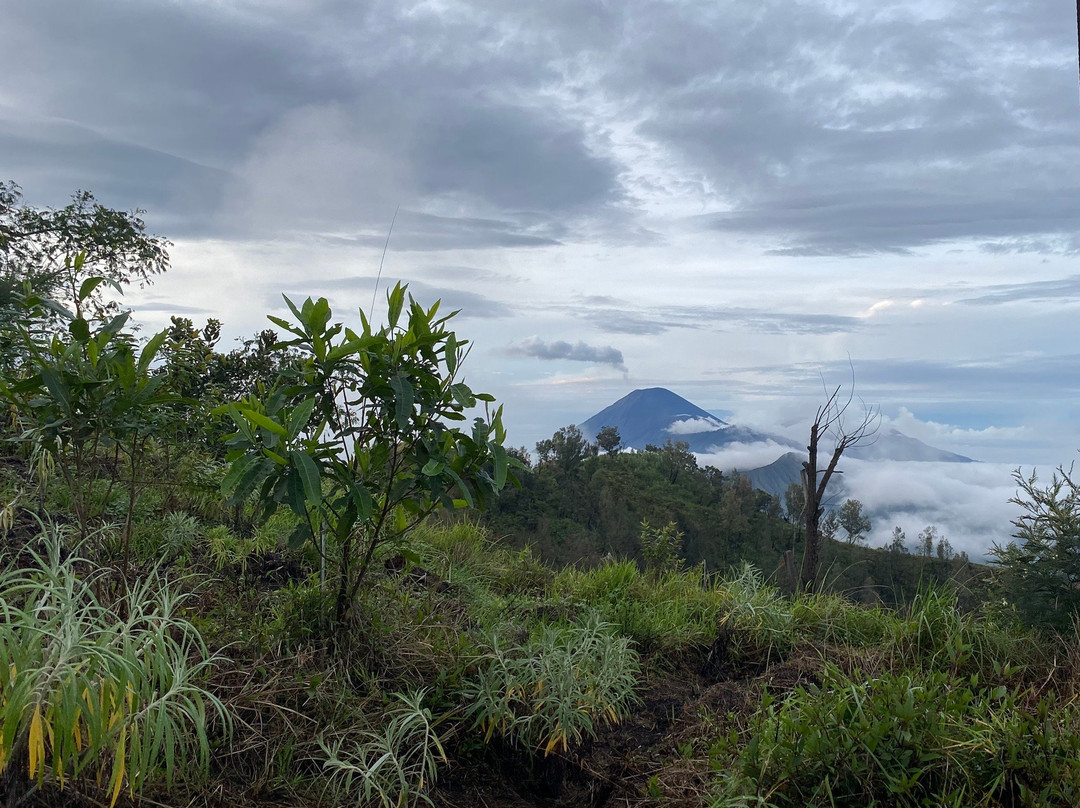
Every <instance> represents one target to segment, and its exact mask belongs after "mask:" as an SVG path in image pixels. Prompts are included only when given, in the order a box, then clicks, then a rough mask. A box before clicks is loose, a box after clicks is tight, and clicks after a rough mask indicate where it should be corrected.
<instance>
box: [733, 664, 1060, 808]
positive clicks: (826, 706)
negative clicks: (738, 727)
mask: <svg viewBox="0 0 1080 808" xmlns="http://www.w3.org/2000/svg"><path fill="white" fill-rule="evenodd" d="M722 746H723V745H722ZM737 758H738V766H739V772H738V774H737V775H731V774H728V775H726V776H724V777H722V779H721V785H720V788H719V793H718V798H717V801H716V804H717V805H737V804H746V803H748V802H751V801H753V800H755V799H756V800H760V801H761V804H764V805H769V806H800V808H801V806H804V805H834V806H859V808H862V807H863V806H867V805H895V806H911V807H912V808H915V806H918V807H919V808H931V806H934V807H935V808H936V806H942V805H949V806H957V807H959V806H965V807H966V806H999V805H1014V804H1022V805H1029V806H1047V807H1049V806H1061V805H1076V804H1077V800H1078V798H1080V710H1078V709H1077V707H1076V706H1075V705H1074V704H1064V705H1061V704H1057V703H1056V700H1055V699H1054V697H1053V695H1052V694H1050V695H1048V696H1047V697H1045V698H1043V699H1041V700H1039V701H1038V702H1037V704H1036V705H1035V706H1034V709H1031V710H1029V709H1027V708H1026V707H1024V706H1023V704H1022V700H1021V699H1020V698H1018V697H1017V696H1016V695H1015V694H1012V693H1010V692H1009V691H1007V689H1006V688H1004V687H997V688H980V687H978V680H977V678H961V679H958V678H955V677H951V676H949V675H948V674H945V673H930V674H927V673H924V672H921V671H920V672H918V673H891V672H889V673H884V674H882V675H881V676H879V677H877V678H869V679H862V678H861V677H860V675H859V674H858V673H857V672H856V673H855V674H854V675H852V676H845V675H844V674H842V673H841V672H840V671H839V670H838V669H837V668H835V667H834V666H831V665H829V666H826V669H825V673H824V676H823V681H822V684H821V686H820V687H815V686H810V687H805V688H804V687H799V688H796V689H795V691H794V693H793V694H792V695H791V696H790V697H789V698H788V699H787V700H785V701H784V702H783V703H782V704H778V703H777V702H775V701H772V700H771V699H767V700H766V703H765V704H764V705H763V707H762V709H761V710H760V711H759V713H758V716H757V719H756V724H755V726H754V727H753V729H752V733H751V737H750V739H749V742H748V743H746V744H745V746H744V748H743V749H742V750H741V751H739V752H738V754H737Z"/></svg>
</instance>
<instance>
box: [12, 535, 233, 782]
mask: <svg viewBox="0 0 1080 808" xmlns="http://www.w3.org/2000/svg"><path fill="white" fill-rule="evenodd" d="M46 539H47V546H48V552H47V554H46V555H44V556H39V555H34V554H32V553H31V554H30V555H31V557H32V559H33V561H34V565H35V566H34V567H33V568H30V569H21V568H17V567H14V566H8V567H7V568H6V569H4V571H3V572H2V573H0V591H2V592H3V593H4V597H3V598H0V617H2V619H0V771H3V772H4V773H5V775H6V776H7V777H8V778H13V779H14V781H16V782H18V781H19V780H23V781H24V782H25V783H26V784H27V785H28V784H29V783H30V782H36V783H38V784H41V783H43V782H44V781H45V780H46V779H50V780H52V781H54V782H55V783H56V784H58V785H60V786H61V787H63V786H65V785H68V784H75V783H82V782H83V781H86V776H87V775H91V776H92V777H91V781H96V782H97V783H98V784H100V783H101V782H103V781H104V782H106V783H107V784H108V785H107V788H108V792H109V795H110V799H111V800H112V802H113V803H115V801H116V799H117V797H118V796H119V794H120V792H121V790H122V789H123V788H124V786H125V784H126V785H127V787H128V789H129V791H130V792H131V793H132V794H137V793H138V792H139V791H141V790H142V788H143V787H144V786H145V784H146V783H147V782H148V781H149V780H151V779H153V778H155V777H157V776H158V775H159V774H164V777H165V780H166V782H172V780H173V778H174V776H175V774H176V772H177V764H178V763H179V764H181V768H182V769H183V768H184V767H187V766H188V765H193V764H198V765H201V766H202V767H204V768H205V766H206V765H207V762H208V757H209V740H208V737H207V715H206V713H207V707H210V709H212V710H213V711H215V712H216V713H217V714H218V716H219V717H220V718H221V719H222V720H227V715H226V713H225V710H224V708H223V706H222V704H221V702H220V701H219V700H218V699H217V698H216V697H214V696H213V695H211V694H210V693H209V692H207V691H206V690H204V689H203V688H202V687H200V686H199V685H198V684H197V681H198V679H199V677H200V676H201V675H203V674H204V673H205V672H206V671H207V670H208V669H209V668H210V666H211V665H213V663H214V661H215V658H214V657H212V656H211V655H210V654H209V652H208V651H207V648H206V646H205V645H204V643H203V641H202V638H201V637H200V636H199V633H198V632H197V631H196V630H195V628H194V627H193V626H192V625H191V624H190V623H188V622H187V621H186V620H184V619H183V618H181V617H179V616H178V615H177V610H178V608H179V606H180V604H181V602H182V600H183V597H182V596H179V595H177V594H175V592H174V591H173V590H172V589H171V588H170V587H169V586H168V585H167V583H166V582H165V581H163V580H162V579H161V577H160V576H159V575H158V574H156V573H151V574H150V575H147V576H146V577H144V579H143V580H142V581H141V582H140V583H139V584H137V585H136V586H135V587H134V588H132V589H130V590H129V591H128V593H127V594H126V595H124V596H122V597H121V598H119V599H118V600H117V601H116V602H115V603H111V604H106V603H104V602H102V601H101V600H99V598H98V595H97V594H96V593H97V591H98V589H99V588H106V587H103V586H100V584H102V577H103V573H102V572H100V571H99V572H90V573H86V574H81V573H80V571H81V570H84V569H86V568H87V567H88V566H89V562H87V561H86V560H85V559H81V558H78V557H77V556H74V555H69V556H67V557H66V558H63V559H62V558H61V548H60V542H59V539H58V537H56V536H47V537H46ZM93 778H96V780H94V779H93Z"/></svg>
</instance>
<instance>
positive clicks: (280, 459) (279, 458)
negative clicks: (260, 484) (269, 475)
mask: <svg viewBox="0 0 1080 808" xmlns="http://www.w3.org/2000/svg"><path fill="white" fill-rule="evenodd" d="M262 452H263V454H264V455H266V456H267V457H269V458H270V459H271V460H273V461H274V463H275V464H276V465H278V466H287V465H288V464H289V461H288V460H286V459H285V458H284V457H282V456H281V455H279V454H278V453H277V452H272V451H270V450H269V449H267V448H266V447H265V446H264V447H263V450H262Z"/></svg>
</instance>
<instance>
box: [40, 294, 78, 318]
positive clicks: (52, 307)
mask: <svg viewBox="0 0 1080 808" xmlns="http://www.w3.org/2000/svg"><path fill="white" fill-rule="evenodd" d="M41 305H42V306H44V307H45V308H47V309H48V310H49V311H53V312H56V313H57V314H59V315H60V316H61V317H63V318H64V319H65V320H74V319H75V313H74V312H73V311H71V310H70V309H68V308H67V307H66V306H64V305H63V304H61V303H59V302H57V301H55V300H51V299H49V298H47V297H46V298H42V300H41Z"/></svg>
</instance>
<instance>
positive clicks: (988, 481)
mask: <svg viewBox="0 0 1080 808" xmlns="http://www.w3.org/2000/svg"><path fill="white" fill-rule="evenodd" d="M842 467H843V469H844V471H845V474H844V477H843V479H844V484H845V488H846V491H845V493H844V494H843V496H845V497H853V498H855V499H858V500H860V501H861V502H862V503H863V505H864V506H865V507H866V508H867V510H868V512H869V513H870V517H871V520H872V522H873V526H874V527H873V531H872V532H871V535H870V544H872V545H875V546H880V545H883V544H885V543H887V542H888V541H889V539H890V538H891V534H892V530H893V527H894V526H896V525H899V526H900V527H901V528H902V529H903V530H904V532H905V533H906V534H907V538H908V544H909V545H911V544H913V543H914V541H915V538H916V536H917V535H918V533H919V531H920V530H922V529H923V528H925V527H926V526H927V525H935V526H936V527H937V528H938V530H939V532H940V533H941V534H942V535H944V536H945V538H947V539H948V540H949V542H950V543H951V544H952V546H953V549H954V550H956V551H960V550H964V551H965V552H967V554H968V555H970V556H971V557H972V559H976V560H978V559H980V558H984V557H985V556H986V553H987V551H988V550H989V549H990V548H991V546H993V545H994V544H995V543H997V544H1006V543H1008V541H1009V540H1010V537H1011V536H1012V533H1013V525H1012V521H1013V520H1014V519H1015V518H1016V517H1017V516H1019V515H1020V508H1019V507H1018V506H1017V505H1014V504H1011V503H1010V502H1009V499H1010V498H1012V497H1013V496H1015V494H1016V485H1015V483H1014V482H1013V479H1012V472H1013V467H1012V466H1007V465H1004V464H1000V463H902V462H895V461H884V462H862V461H858V460H850V461H845V462H844V463H843V464H842Z"/></svg>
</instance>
